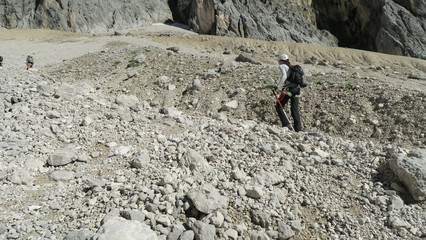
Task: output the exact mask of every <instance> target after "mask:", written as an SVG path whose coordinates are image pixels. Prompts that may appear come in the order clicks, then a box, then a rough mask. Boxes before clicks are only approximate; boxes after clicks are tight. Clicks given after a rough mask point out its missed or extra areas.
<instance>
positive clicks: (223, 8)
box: [175, 0, 338, 46]
mask: <svg viewBox="0 0 426 240" xmlns="http://www.w3.org/2000/svg"><path fill="white" fill-rule="evenodd" d="M176 2H177V4H176V7H177V9H176V10H175V12H176V15H177V16H178V20H179V21H182V22H183V23H187V24H188V25H189V26H190V28H191V29H194V30H195V31H196V32H199V33H204V34H206V33H208V34H215V35H219V36H232V37H244V38H254V39H261V40H271V41H288V42H307V43H316V44H320V45H328V46H337V42H338V41H337V39H336V38H335V37H334V36H333V35H331V34H330V33H329V32H328V31H321V30H318V29H317V28H316V24H315V14H314V12H313V9H312V8H311V7H310V5H309V3H308V2H306V1H302V2H299V1H289V0H287V1H284V2H283V1H274V0H272V1H266V2H265V1H217V0H214V1H212V0H193V1H188V0H182V1H179V0H176ZM212 2H214V4H212ZM213 16H214V17H213Z"/></svg>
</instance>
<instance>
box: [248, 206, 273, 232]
mask: <svg viewBox="0 0 426 240" xmlns="http://www.w3.org/2000/svg"><path fill="white" fill-rule="evenodd" d="M250 215H251V221H252V222H253V223H254V224H256V225H259V226H261V227H263V228H266V229H267V228H268V227H269V225H270V224H271V223H270V221H269V219H270V218H271V215H270V214H268V213H266V212H265V211H262V210H251V211H250Z"/></svg>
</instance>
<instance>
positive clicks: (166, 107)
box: [0, 35, 426, 239]
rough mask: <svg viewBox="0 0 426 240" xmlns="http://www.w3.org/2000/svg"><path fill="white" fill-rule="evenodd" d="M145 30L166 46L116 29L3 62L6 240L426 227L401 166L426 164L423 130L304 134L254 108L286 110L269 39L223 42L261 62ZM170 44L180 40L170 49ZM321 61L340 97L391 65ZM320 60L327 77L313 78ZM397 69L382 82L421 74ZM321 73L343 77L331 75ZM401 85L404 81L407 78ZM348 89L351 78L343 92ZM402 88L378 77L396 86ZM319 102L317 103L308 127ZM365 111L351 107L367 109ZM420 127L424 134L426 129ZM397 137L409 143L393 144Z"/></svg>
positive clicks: (367, 232) (406, 232)
mask: <svg viewBox="0 0 426 240" xmlns="http://www.w3.org/2000/svg"><path fill="white" fill-rule="evenodd" d="M138 37H139V38H140V37H142V36H138ZM145 37H146V38H152V39H153V40H155V41H154V42H155V43H156V44H155V45H154V44H153V45H152V46H144V47H140V46H135V45H128V44H126V43H124V42H121V41H116V42H114V41H112V44H110V45H108V46H106V47H105V49H104V50H102V51H101V52H96V53H93V54H87V55H85V56H83V57H81V58H78V59H74V60H69V61H65V62H63V63H61V64H58V65H54V66H51V67H45V68H43V69H40V70H39V71H37V70H36V69H35V70H34V71H25V70H23V69H18V68H5V69H3V70H0V71H1V72H0V74H1V75H0V76H1V77H0V81H1V85H2V89H1V92H0V95H1V99H2V100H3V101H2V104H1V105H0V110H1V111H0V121H1V124H0V126H1V138H2V141H1V146H0V149H1V151H0V153H1V159H2V164H1V167H0V182H1V185H0V188H1V192H2V195H1V196H0V198H1V202H2V205H0V210H1V211H0V212H1V214H0V236H1V237H2V238H5V239H117V238H116V237H117V236H120V237H127V238H132V237H135V236H144V238H142V239H290V238H292V239H306V238H312V237H314V238H320V239H324V238H330V239H341V238H347V239H360V238H367V239H371V238H375V239H379V238H390V239H406V238H411V239H421V238H423V237H425V235H426V229H425V227H424V222H425V218H424V215H423V214H422V213H423V212H424V211H425V205H424V203H416V202H415V201H413V199H412V196H411V194H408V193H407V191H408V190H405V188H404V184H403V183H402V182H401V181H400V180H399V179H398V178H397V177H396V176H395V175H394V174H393V172H392V171H391V170H390V167H389V165H390V164H392V163H391V162H395V159H396V160H398V159H401V160H404V161H407V162H414V161H416V159H418V161H419V162H420V163H422V162H423V163H424V162H425V161H424V159H425V158H426V155H425V153H424V150H410V149H409V147H411V146H417V145H416V142H418V141H424V137H423V138H421V137H418V138H416V139H415V140H414V141H411V140H410V139H411V138H410V137H411V136H412V135H410V134H407V135H406V136H407V138H395V139H392V140H391V141H390V142H388V141H385V142H380V141H375V140H374V139H372V140H370V138H365V139H362V138H360V139H361V140H355V139H356V138H354V139H353V140H350V139H348V138H347V137H345V136H341V137H336V136H333V134H331V132H328V133H327V134H326V133H321V132H320V131H319V130H318V129H316V130H315V129H314V128H313V127H312V126H310V125H309V124H307V125H306V129H305V131H304V132H301V133H294V132H292V131H291V130H288V129H282V128H278V126H276V125H274V124H272V123H273V120H270V121H271V122H269V120H267V119H268V117H266V119H262V118H260V117H261V116H264V115H263V114H258V115H256V114H253V115H250V114H251V113H254V112H256V111H258V112H263V113H265V115H266V113H267V112H268V111H270V112H272V113H270V117H269V118H270V119H272V116H274V115H273V114H274V113H273V107H272V106H273V96H271V95H268V94H267V93H265V91H266V90H262V87H264V86H265V85H268V83H269V81H270V80H269V77H270V75H271V72H272V71H273V70H276V66H273V65H271V66H270V65H269V64H268V60H267V59H268V58H272V56H269V54H272V55H273V53H271V52H268V51H265V53H264V55H262V54H260V52H261V51H262V47H261V43H259V42H256V43H255V44H253V45H249V44H241V42H234V43H233V44H234V45H233V44H230V43H229V42H227V40H223V39H222V40H221V41H223V42H222V44H224V45H226V47H227V48H229V49H228V50H229V51H230V53H235V54H236V55H239V54H240V53H239V52H237V50H236V49H240V51H241V52H242V53H244V52H246V53H248V52H250V53H258V54H257V55H256V54H255V56H256V57H257V58H256V59H254V58H253V56H248V59H253V60H256V61H253V62H255V63H256V62H258V63H261V64H260V65H257V64H252V63H246V62H243V63H241V62H235V61H233V60H231V61H225V60H226V59H225V60H224V59H222V60H221V59H216V58H214V55H221V53H222V50H223V51H224V50H226V49H225V47H224V46H220V45H219V46H220V48H222V47H223V49H221V50H220V51H218V50H215V49H214V48H211V47H207V46H203V45H202V43H203V41H204V42H207V41H205V37H202V36H201V37H200V39H201V40H200V44H199V45H198V46H201V48H202V49H203V50H202V51H200V52H199V51H198V49H197V48H194V47H193V46H194V45H191V44H190V45H189V46H188V45H186V47H188V48H189V50H190V51H189V52H187V49H186V48H184V45H181V42H180V41H178V39H181V41H182V42H186V43H190V42H191V41H195V40H194V38H193V37H190V38H189V39H188V38H186V37H183V38H182V37H179V36H172V35H165V36H164V35H162V36H158V35H155V36H145ZM113 39H114V38H113ZM120 39H121V38H120V37H119V36H118V37H116V40H120ZM191 39H192V40H191ZM197 39H198V38H197ZM203 39H204V40H203ZM163 41H164V42H168V43H169V45H171V46H166V47H163V46H161V45H157V44H159V43H162V42H163ZM197 41H198V40H197ZM209 41H210V42H214V39H213V38H211V39H209ZM228 44H229V45H228ZM213 46H218V45H216V44H214V45H213ZM233 46H235V47H236V48H234V47H233ZM255 46H258V47H257V48H256V47H255ZM271 47H273V46H271ZM275 47H277V46H275ZM263 50H264V49H263ZM283 50H284V49H282V48H279V47H277V49H275V51H279V52H282V51H283ZM229 51H226V52H228V53H229ZM229 55H230V58H231V59H234V57H235V56H234V54H229ZM226 56H228V55H226ZM365 56H368V54H366V55H365ZM295 58H296V57H295ZM303 58H304V57H303ZM317 58H319V57H318V56H317ZM309 59H310V61H311V65H309V64H304V66H306V69H307V70H308V71H307V72H308V73H309V77H310V80H311V82H310V83H311V85H310V88H308V89H306V92H308V93H307V96H312V95H313V94H314V93H315V92H317V91H319V90H321V89H323V90H325V89H331V90H330V92H331V95H333V94H336V93H339V94H340V95H336V96H338V97H339V99H345V96H346V95H345V92H347V91H349V94H348V96H352V97H353V95H354V93H355V94H361V93H360V91H359V92H357V91H356V89H360V88H361V87H362V86H363V85H362V84H365V83H364V81H363V80H368V79H363V77H360V78H359V79H358V82H357V84H359V85H360V87H357V85H355V84H354V85H355V88H354V89H352V88H350V89H349V87H346V83H348V82H347V79H345V78H343V76H347V75H352V73H351V74H349V72H350V71H352V70H353V69H358V74H360V75H361V74H365V72H364V71H361V69H364V70H365V71H366V72H368V71H371V72H370V73H369V74H373V75H374V74H377V71H378V70H377V67H374V69H372V66H368V67H366V68H364V66H362V65H361V66H358V67H359V68H357V66H351V65H349V64H345V63H344V62H340V65H339V64H337V65H335V66H332V65H333V64H328V65H327V66H323V67H324V68H322V67H320V66H321V65H319V66H317V65H313V64H312V63H313V61H314V60H315V59H313V58H309ZM318 61H323V62H325V61H324V59H323V58H321V59H320V60H318ZM333 62H336V61H333ZM420 63H421V62H420ZM336 66H337V67H336ZM339 66H340V67H339ZM420 66H421V64H420ZM311 67H312V68H311ZM316 67H319V68H321V71H323V72H324V74H321V72H320V73H318V74H312V72H313V71H314V70H315V68H316ZM219 68H220V71H219V70H218V69H219ZM329 72H331V73H333V74H329ZM383 72H384V73H385V74H383V75H379V76H382V78H383V79H382V78H379V77H376V78H377V79H373V80H375V81H382V83H383V82H385V81H384V78H385V77H383V76H385V75H386V74H389V75H391V76H392V77H393V76H399V77H401V78H403V79H404V81H407V77H408V76H414V75H408V73H407V74H406V75H405V73H399V72H396V73H395V70H389V71H386V70H385V69H383V70H379V72H378V73H379V74H381V73H383ZM322 76H326V77H329V78H332V77H333V76H337V77H335V78H332V79H327V80H325V79H324V80H322V81H321V79H322V78H321V77H322ZM376 76H377V75H376ZM419 76H420V77H421V76H422V75H421V74H419ZM355 77H356V76H355ZM341 78H342V79H341ZM257 81H258V82H257ZM317 81H319V82H323V83H322V84H316V83H315V82H317ZM326 81H330V83H329V82H327V83H325V82H326ZM412 81H413V82H412V84H413V85H412V86H417V85H416V80H412ZM421 81H422V80H419V86H422V85H421ZM331 82H334V84H331ZM366 82H367V83H368V84H373V83H374V82H373V83H372V82H370V81H366ZM314 83H315V84H314ZM234 84H235V85H234ZM342 84H343V85H342ZM392 84H395V85H396V86H399V85H398V81H397V77H395V82H394V83H392ZM333 85H340V86H344V87H338V88H337V89H335V91H334V90H333ZM324 86H325V88H324ZM393 86H394V85H390V86H389V87H388V85H386V84H382V85H381V88H379V89H383V92H384V93H383V95H384V94H390V93H389V92H391V91H392V90H393V89H394V88H393ZM377 87H378V86H377ZM371 89H372V90H374V91H377V89H375V87H374V86H373V87H372V88H371ZM400 89H401V90H400V91H401V93H404V94H411V95H412V96H413V98H414V103H413V104H414V105H413V106H412V107H410V108H409V107H406V106H403V107H401V110H402V109H404V110H405V111H407V114H408V115H409V116H415V115H416V114H417V115H419V116H420V117H421V115H424V114H421V111H424V108H421V106H422V104H423V103H424V102H423V103H422V101H424V100H423V98H422V96H421V92H418V90H413V89H410V88H409V87H408V88H407V86H404V87H401V88H400ZM353 91H355V92H353ZM250 92H251V93H252V94H253V96H252V95H249V93H250ZM268 93H269V92H268ZM260 96H265V97H264V98H262V97H260ZM336 96H335V97H336ZM392 96H393V95H392ZM255 97H259V98H257V99H256V98H255ZM271 98H272V102H271ZM417 98H418V99H417ZM254 99H256V100H254ZM259 99H260V100H259ZM416 99H417V100H416ZM250 101H263V102H264V104H263V105H262V106H263V107H262V109H260V110H256V111H254V110H253V111H249V110H251V109H250V108H245V109H244V108H243V109H242V110H240V108H241V106H242V105H244V104H245V103H248V105H249V106H250ZM348 101H349V100H348ZM387 101H393V98H389V99H388V100H387ZM416 101H419V102H418V103H416ZM268 102H271V103H268ZM391 103H392V102H391ZM309 104H311V103H306V105H304V106H303V108H304V114H305V115H304V119H306V123H309V117H308V114H307V113H306V112H305V111H307V112H309V110H306V109H309V108H310V107H307V106H310V105H309ZM328 104H329V105H333V104H336V105H339V104H341V103H338V102H337V99H336V100H335V101H330V102H328ZM389 105H392V104H389ZM423 105H424V104H423ZM236 106H240V108H236ZM387 106H388V105H387V103H384V104H383V107H382V108H385V107H387ZM258 107H259V106H258ZM324 107H325V106H324ZM259 108H260V107H259ZM357 109H358V108H354V109H351V112H352V113H353V114H354V115H356V116H358V115H357V114H359V113H358V112H357ZM358 111H361V112H362V109H359V110H358ZM324 112H325V111H324ZM412 112H415V113H412ZM247 113H249V114H247ZM334 114H335V113H334ZM315 116H316V115H315ZM317 119H318V120H319V121H320V122H321V123H322V122H324V123H325V122H327V121H337V119H336V118H333V119H329V118H327V119H324V120H322V119H320V118H318V117H317ZM379 120H381V119H379ZM419 120H421V119H419ZM304 121H305V120H304ZM346 121H349V120H346ZM420 122H421V121H420ZM386 124H390V122H386ZM337 125H339V124H337V123H336V126H337ZM329 126H331V125H329ZM392 128H398V125H397V126H394V125H392ZM417 129H418V132H423V129H424V126H423V125H419V126H418V128H417ZM343 132H344V131H343ZM354 134H356V132H355V131H354ZM357 136H358V135H357ZM402 136H405V135H402ZM359 137H361V136H359ZM398 139H399V140H400V141H401V144H394V143H392V142H394V141H397V140H398ZM391 160H392V161H391ZM392 166H395V165H392ZM411 166H414V165H411ZM423 169H424V168H423ZM405 180H406V179H405ZM421 181H422V179H420V180H419V181H418V184H419V186H421ZM423 181H424V178H423ZM410 184H411V185H413V184H415V182H410ZM53 189H54V190H53ZM417 194H418V195H415V196H416V197H419V198H420V199H421V198H423V196H422V195H421V194H422V193H421V192H420V193H417Z"/></svg>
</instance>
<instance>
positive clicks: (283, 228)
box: [278, 222, 296, 240]
mask: <svg viewBox="0 0 426 240" xmlns="http://www.w3.org/2000/svg"><path fill="white" fill-rule="evenodd" d="M295 235H296V233H295V232H294V231H293V229H292V228H291V227H290V226H289V225H287V224H284V223H282V222H278V239H280V240H281V239H282V240H285V239H290V238H292V237H294V236H295Z"/></svg>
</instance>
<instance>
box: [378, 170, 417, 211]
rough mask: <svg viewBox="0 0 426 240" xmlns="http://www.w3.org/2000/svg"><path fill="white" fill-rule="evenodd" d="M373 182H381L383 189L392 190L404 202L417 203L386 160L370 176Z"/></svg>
mask: <svg viewBox="0 0 426 240" xmlns="http://www.w3.org/2000/svg"><path fill="white" fill-rule="evenodd" d="M372 181H373V182H381V183H382V186H383V189H385V190H394V191H395V192H396V193H397V194H398V195H399V196H400V197H401V199H402V200H404V203H405V204H417V203H418V201H416V200H414V199H413V197H412V196H411V194H410V193H409V192H408V190H407V189H406V188H405V186H404V184H403V183H402V182H401V181H400V180H399V179H398V176H396V175H395V174H394V173H393V171H392V169H391V168H390V166H389V163H388V162H384V163H382V164H381V165H380V166H379V168H378V169H377V174H375V175H373V176H372Z"/></svg>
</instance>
